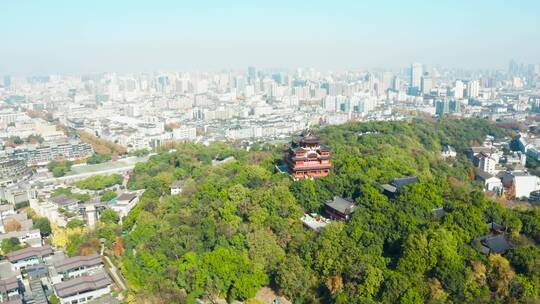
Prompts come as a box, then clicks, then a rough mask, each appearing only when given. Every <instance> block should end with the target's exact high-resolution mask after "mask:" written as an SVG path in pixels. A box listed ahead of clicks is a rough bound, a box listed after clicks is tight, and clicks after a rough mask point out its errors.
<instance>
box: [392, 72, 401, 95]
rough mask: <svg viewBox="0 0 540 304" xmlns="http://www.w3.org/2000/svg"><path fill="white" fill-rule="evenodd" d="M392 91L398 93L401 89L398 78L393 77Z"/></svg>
mask: <svg viewBox="0 0 540 304" xmlns="http://www.w3.org/2000/svg"><path fill="white" fill-rule="evenodd" d="M392 86H393V89H394V91H396V92H399V90H400V89H401V79H399V76H396V77H394V83H393V84H392Z"/></svg>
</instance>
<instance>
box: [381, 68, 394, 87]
mask: <svg viewBox="0 0 540 304" xmlns="http://www.w3.org/2000/svg"><path fill="white" fill-rule="evenodd" d="M393 80H394V74H392V72H384V73H383V75H382V90H383V92H386V91H387V90H388V89H390V88H391V87H392V82H393Z"/></svg>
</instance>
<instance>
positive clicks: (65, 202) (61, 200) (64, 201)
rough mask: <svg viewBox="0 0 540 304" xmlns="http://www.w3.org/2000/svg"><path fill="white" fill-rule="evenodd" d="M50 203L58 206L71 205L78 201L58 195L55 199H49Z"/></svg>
mask: <svg viewBox="0 0 540 304" xmlns="http://www.w3.org/2000/svg"><path fill="white" fill-rule="evenodd" d="M51 201H52V202H53V203H55V204H56V205H59V206H65V205H71V204H74V203H77V202H78V200H76V199H74V198H72V197H70V196H67V195H65V194H62V195H59V196H57V197H53V198H51Z"/></svg>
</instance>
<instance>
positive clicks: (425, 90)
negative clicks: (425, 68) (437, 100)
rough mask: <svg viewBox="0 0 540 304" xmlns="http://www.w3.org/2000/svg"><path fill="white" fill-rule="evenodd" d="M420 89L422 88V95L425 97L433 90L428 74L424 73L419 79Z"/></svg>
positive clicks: (431, 80)
mask: <svg viewBox="0 0 540 304" xmlns="http://www.w3.org/2000/svg"><path fill="white" fill-rule="evenodd" d="M421 88H422V94H424V95H427V94H429V93H430V92H431V89H432V88H433V79H432V78H431V75H430V74H429V73H427V72H426V73H424V75H423V76H422V78H421Z"/></svg>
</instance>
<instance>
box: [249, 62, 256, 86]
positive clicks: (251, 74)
mask: <svg viewBox="0 0 540 304" xmlns="http://www.w3.org/2000/svg"><path fill="white" fill-rule="evenodd" d="M255 79H257V69H256V68H255V67H254V66H250V67H248V81H249V83H250V84H253V83H254V82H255Z"/></svg>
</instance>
